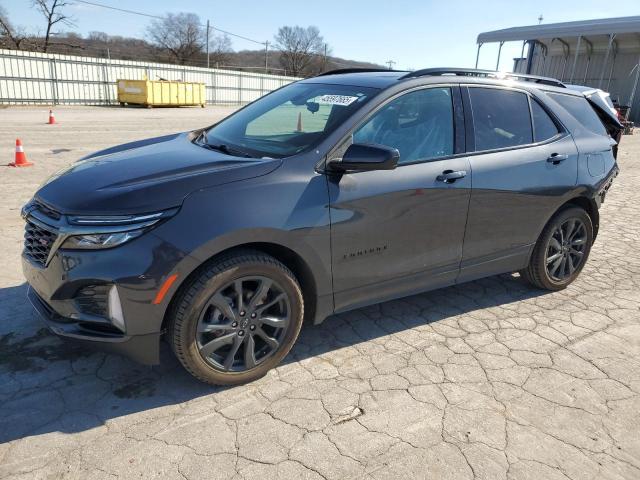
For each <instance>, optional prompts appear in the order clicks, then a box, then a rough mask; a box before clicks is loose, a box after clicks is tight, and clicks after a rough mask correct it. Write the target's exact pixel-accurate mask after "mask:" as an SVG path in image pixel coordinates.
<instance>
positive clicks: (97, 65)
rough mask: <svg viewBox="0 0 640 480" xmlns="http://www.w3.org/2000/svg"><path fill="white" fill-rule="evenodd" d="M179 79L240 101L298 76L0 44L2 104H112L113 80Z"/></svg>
mask: <svg viewBox="0 0 640 480" xmlns="http://www.w3.org/2000/svg"><path fill="white" fill-rule="evenodd" d="M145 77H146V78H149V79H150V80H157V79H161V78H162V79H165V80H183V81H187V82H202V83H204V84H205V85H206V92H207V103H209V104H227V105H238V104H243V103H248V102H251V101H253V100H255V99H256V98H259V97H261V96H262V95H264V94H266V93H268V92H270V91H272V90H275V89H277V88H280V87H281V86H283V85H286V84H288V83H291V82H293V81H295V80H297V79H296V78H292V77H284V76H279V75H267V74H261V73H246V72H240V71H234V70H220V69H214V68H200V67H183V66H179V65H168V64H163V63H149V62H136V61H127V60H108V59H105V58H92V57H78V56H72V55H57V54H46V53H38V52H22V51H15V50H2V49H0V104H88V105H91V104H115V103H117V97H118V92H117V80H119V79H128V80H142V79H144V78H145Z"/></svg>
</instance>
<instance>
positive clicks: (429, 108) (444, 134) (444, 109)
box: [353, 88, 454, 163]
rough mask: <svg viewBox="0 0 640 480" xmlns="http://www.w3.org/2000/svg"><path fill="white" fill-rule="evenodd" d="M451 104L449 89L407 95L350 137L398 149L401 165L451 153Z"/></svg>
mask: <svg viewBox="0 0 640 480" xmlns="http://www.w3.org/2000/svg"><path fill="white" fill-rule="evenodd" d="M453 132H454V129H453V103H452V101H451V89H450V88H428V89H424V90H417V91H414V92H410V93H407V94H405V95H402V96H401V97H399V98H397V99H395V100H393V101H391V102H389V103H388V104H387V105H385V106H384V107H382V108H381V109H380V110H378V111H377V112H376V113H375V114H374V115H373V116H372V117H371V118H370V119H369V120H368V121H367V122H366V123H365V124H364V125H362V126H361V127H359V128H358V129H357V130H356V131H355V132H354V134H353V141H354V143H378V144H381V145H386V146H388V147H394V148H397V149H398V151H399V152H400V163H407V162H413V161H417V160H428V159H430V158H438V157H444V156H447V155H452V154H453Z"/></svg>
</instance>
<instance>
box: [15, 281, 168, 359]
mask: <svg viewBox="0 0 640 480" xmlns="http://www.w3.org/2000/svg"><path fill="white" fill-rule="evenodd" d="M27 297H28V298H29V301H30V302H31V305H33V307H34V308H35V309H36V311H37V312H38V313H39V314H40V316H41V317H42V319H43V320H44V323H45V324H46V326H47V327H48V328H49V330H50V331H51V332H53V333H54V334H56V335H58V336H59V337H62V338H64V339H65V340H69V341H72V342H75V343H79V344H81V345H83V346H85V347H88V348H92V349H96V350H101V351H105V352H109V353H116V354H119V355H124V356H126V357H128V358H131V359H132V360H135V361H136V362H138V363H142V364H145V365H157V364H158V363H160V335H161V332H157V333H150V334H147V335H125V334H121V335H116V334H110V333H109V332H104V333H102V334H101V333H99V332H95V331H88V330H87V329H86V328H85V324H83V323H81V322H77V321H74V320H73V319H71V318H65V317H62V316H60V315H59V314H57V313H56V312H55V310H53V309H52V308H51V306H50V305H48V304H47V302H45V301H44V300H43V299H42V297H40V295H38V294H37V293H36V292H35V290H34V289H33V288H32V287H29V289H28V291H27Z"/></svg>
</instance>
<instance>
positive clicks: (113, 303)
mask: <svg viewBox="0 0 640 480" xmlns="http://www.w3.org/2000/svg"><path fill="white" fill-rule="evenodd" d="M109 319H110V320H111V323H113V325H115V326H116V327H118V328H119V329H120V330H122V332H123V333H124V332H125V331H126V328H125V325H124V315H123V313H122V305H121V304H120V296H119V295H118V289H117V288H116V286H115V285H113V286H112V287H111V289H110V290H109Z"/></svg>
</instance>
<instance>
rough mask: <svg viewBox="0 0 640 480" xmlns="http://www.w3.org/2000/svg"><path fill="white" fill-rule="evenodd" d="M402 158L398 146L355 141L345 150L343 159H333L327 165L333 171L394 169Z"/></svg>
mask: <svg viewBox="0 0 640 480" xmlns="http://www.w3.org/2000/svg"><path fill="white" fill-rule="evenodd" d="M398 160H400V152H398V150H397V149H396V148H391V147H386V146H384V145H370V144H363V143H353V144H352V145H351V146H349V148H347V151H346V152H344V155H343V157H342V160H333V161H331V162H329V164H328V165H327V167H328V169H329V170H331V171H332V172H338V173H350V172H351V173H352V172H369V171H371V170H393V169H394V168H396V166H397V165H398Z"/></svg>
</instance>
